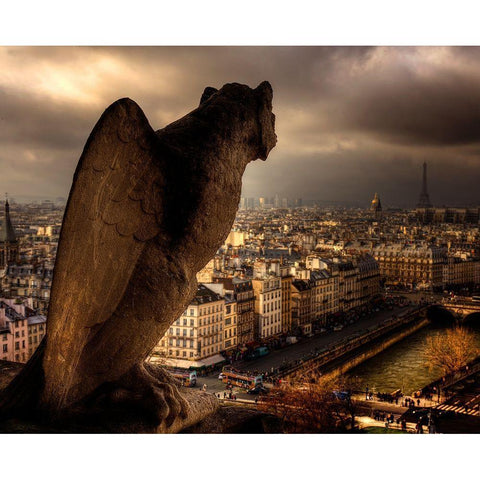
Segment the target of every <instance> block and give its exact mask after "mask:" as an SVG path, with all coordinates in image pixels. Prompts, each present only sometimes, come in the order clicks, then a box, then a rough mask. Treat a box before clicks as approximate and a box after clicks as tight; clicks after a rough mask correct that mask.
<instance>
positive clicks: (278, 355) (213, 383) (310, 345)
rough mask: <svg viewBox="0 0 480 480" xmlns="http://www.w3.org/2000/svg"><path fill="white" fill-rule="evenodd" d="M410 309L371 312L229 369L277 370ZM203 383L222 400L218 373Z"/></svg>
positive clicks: (241, 395)
mask: <svg viewBox="0 0 480 480" xmlns="http://www.w3.org/2000/svg"><path fill="white" fill-rule="evenodd" d="M411 308H412V306H407V307H398V308H395V309H393V310H384V311H380V312H377V313H374V314H373V315H369V316H367V317H363V318H361V319H360V320H357V321H356V322H355V323H354V324H352V325H347V326H346V327H344V328H343V330H341V331H338V332H333V331H329V332H325V333H323V334H318V335H315V336H313V337H310V338H305V339H302V340H301V341H299V342H298V343H296V344H294V345H289V346H287V347H285V348H282V349H279V350H273V351H272V352H270V353H269V354H268V355H266V356H265V357H262V358H257V359H255V360H250V361H242V362H236V363H235V364H234V365H233V366H234V367H235V368H237V369H238V370H240V371H251V372H253V371H257V372H268V371H271V369H272V368H273V369H276V368H278V367H280V366H281V365H282V363H284V362H285V361H287V362H291V361H296V360H300V359H302V357H305V356H306V355H309V354H311V353H313V352H315V350H316V349H317V350H321V349H323V348H326V347H328V346H330V347H331V346H333V345H334V344H336V343H340V342H341V341H343V340H344V339H345V338H347V337H349V336H353V335H357V334H362V333H365V332H366V331H367V330H373V329H375V328H377V327H379V326H380V325H382V324H383V323H385V322H386V321H387V320H390V319H391V318H392V316H393V315H399V314H400V313H402V312H405V311H407V310H409V309H411ZM204 384H205V385H206V386H207V391H208V392H212V393H216V394H218V393H220V396H221V398H223V393H224V392H225V384H224V383H222V381H221V380H219V379H218V373H216V374H211V375H209V376H206V377H199V378H198V384H197V386H198V387H200V388H201V387H202V386H203V385H204ZM234 393H236V395H237V397H238V398H242V399H249V400H253V399H255V396H254V395H248V394H246V393H244V391H242V390H241V389H235V390H234Z"/></svg>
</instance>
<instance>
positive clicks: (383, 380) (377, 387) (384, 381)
mask: <svg viewBox="0 0 480 480" xmlns="http://www.w3.org/2000/svg"><path fill="white" fill-rule="evenodd" d="M446 328H448V327H445V326H439V325H434V324H429V325H428V326H426V327H424V328H422V329H421V330H418V331H417V332H415V333H413V334H412V335H410V336H409V337H407V338H404V339H403V340H401V341H399V342H398V343H396V344H394V345H392V346H391V347H389V348H387V349H386V350H384V351H383V352H382V353H379V354H378V355H376V356H375V357H372V358H371V359H369V360H367V361H366V362H364V363H362V364H360V365H358V367H355V368H353V369H352V370H350V371H349V372H348V375H349V376H352V377H358V378H359V380H360V385H361V386H362V389H363V390H365V387H367V386H368V388H369V389H370V391H373V392H387V393H391V392H393V391H395V390H397V389H401V390H402V392H404V394H405V395H411V394H412V393H413V392H415V391H417V390H419V389H420V388H422V387H424V386H425V385H427V384H428V383H430V382H432V381H434V380H436V379H437V378H439V377H440V375H441V372H440V370H439V369H432V370H431V369H429V368H428V367H427V366H426V365H425V358H424V356H423V352H424V349H425V343H426V341H427V338H429V337H431V336H434V335H438V334H439V333H440V332H442V331H444V330H445V329H446ZM468 328H469V329H470V330H471V331H472V332H473V333H474V334H475V336H476V339H477V343H478V345H479V347H480V322H478V323H471V324H469V325H468Z"/></svg>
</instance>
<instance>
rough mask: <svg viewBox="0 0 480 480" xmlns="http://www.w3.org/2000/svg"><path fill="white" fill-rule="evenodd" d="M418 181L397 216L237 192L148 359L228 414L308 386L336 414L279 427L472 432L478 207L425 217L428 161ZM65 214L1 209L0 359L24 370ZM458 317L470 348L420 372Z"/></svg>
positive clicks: (375, 206)
mask: <svg viewBox="0 0 480 480" xmlns="http://www.w3.org/2000/svg"><path fill="white" fill-rule="evenodd" d="M416 173H417V174H418V180H419V181H418V184H419V194H418V197H417V199H416V204H415V205H414V206H413V207H412V208H411V209H401V208H389V207H388V206H384V205H382V200H381V197H380V195H379V194H378V192H374V193H372V200H371V203H370V205H365V207H364V208H353V207H338V206H318V205H314V204H312V205H306V204H304V202H303V200H302V199H301V198H300V197H298V198H294V199H290V198H281V197H279V195H275V196H274V197H272V198H269V197H241V200H240V204H239V208H238V212H237V216H236V219H235V222H234V224H233V226H232V228H231V231H230V234H229V235H228V237H227V238H226V239H225V242H224V244H223V245H222V246H221V248H220V249H219V250H218V251H217V253H216V255H215V256H214V258H212V259H211V260H210V261H209V262H208V264H207V265H206V266H205V267H204V268H203V269H202V270H201V271H200V272H199V273H198V274H197V281H198V289H197V293H196V295H195V297H194V298H193V300H192V301H191V303H190V305H189V306H188V307H187V309H186V310H185V312H184V313H183V314H182V316H181V317H179V318H178V319H177V320H176V321H175V322H174V324H173V325H172V326H171V327H170V328H169V329H168V331H167V333H166V334H165V335H164V337H163V338H161V339H160V340H159V341H158V343H157V346H156V347H155V348H154V350H153V351H152V352H151V354H150V356H149V362H151V363H154V364H161V365H162V366H164V367H166V368H167V369H168V370H169V371H171V372H172V373H173V375H174V376H175V377H176V378H177V379H178V380H179V381H180V382H181V383H182V384H183V385H184V386H186V387H190V388H200V389H202V390H204V391H207V392H209V393H212V394H214V395H215V396H217V397H218V398H219V399H220V401H221V402H223V403H224V404H226V405H228V404H233V405H236V406H239V405H240V406H242V407H245V408H247V409H252V408H253V409H260V410H261V411H262V412H266V413H270V414H271V413H272V412H274V413H277V410H278V411H279V409H280V407H279V406H278V405H276V404H275V401H274V399H275V397H273V396H272V393H271V392H276V393H275V394H276V395H278V393H277V392H278V391H281V390H282V388H283V389H285V388H292V385H297V383H298V385H302V384H307V385H309V387H308V389H311V391H310V390H308V395H309V397H310V398H311V397H312V396H315V395H322V396H325V392H324V391H323V390H322V389H325V388H332V390H331V392H330V393H332V392H335V393H333V394H332V395H333V397H332V398H333V402H332V400H331V399H328V400H326V399H323V400H322V402H321V404H322V405H324V408H325V409H327V408H331V409H334V410H335V409H336V410H338V411H339V412H341V413H340V417H339V418H340V419H341V420H338V419H337V420H334V419H333V411H330V412H328V411H327V412H323V411H322V409H323V407H319V409H318V412H315V413H314V418H310V416H309V415H306V416H305V417H302V419H301V420H299V419H291V420H290V423H289V424H288V425H286V426H284V427H283V428H285V429H286V431H292V432H295V431H300V432H302V431H309V430H308V428H311V425H315V427H314V428H313V429H312V431H313V432H315V431H318V432H329V431H331V432H335V431H344V432H348V431H349V430H350V429H354V430H358V429H360V430H365V431H372V432H376V433H379V432H380V433H381V432H384V431H386V430H393V431H398V432H402V433H437V432H438V433H451V432H472V431H475V432H476V431H477V429H478V426H479V423H478V421H479V419H480V391H479V390H478V388H479V387H478V381H477V378H478V375H479V374H478V373H477V372H478V370H477V369H478V365H479V361H478V358H477V357H476V355H478V350H477V345H478V342H479V341H480V327H479V326H478V325H477V324H476V323H475V319H476V317H477V316H478V314H480V248H479V246H480V243H479V227H478V224H479V219H480V208H478V207H476V208H474V207H465V208H460V207H435V206H434V205H433V202H432V201H431V199H430V196H429V191H428V178H427V175H428V173H427V164H426V163H424V164H423V165H419V168H417V172H416ZM414 200H415V199H412V203H413V201H414ZM64 208H65V199H63V198H58V199H56V200H54V201H52V200H45V201H39V202H37V201H36V202H31V203H17V202H16V201H15V199H14V197H13V195H12V197H11V198H9V197H7V198H6V199H5V201H4V205H3V212H2V213H3V214H2V222H1V224H0V242H1V243H0V245H1V250H0V272H1V276H0V282H1V283H0V286H1V295H0V306H1V308H0V320H1V322H2V323H1V326H2V329H1V332H0V334H1V337H0V338H1V341H2V343H1V350H0V352H1V357H0V360H3V361H4V363H3V365H7V363H6V362H16V363H26V362H27V361H28V360H29V359H30V357H31V356H32V355H33V353H34V352H35V350H36V349H37V347H38V345H39V344H40V342H41V340H42V338H43V337H44V335H45V333H46V321H47V313H48V305H49V298H50V289H51V283H52V278H53V270H54V264H55V256H56V252H57V245H58V240H59V235H60V231H61V225H62V217H63V213H64ZM456 321H457V322H462V324H463V323H465V325H468V332H469V335H470V336H471V337H472V339H473V344H474V345H473V346H471V350H469V351H468V352H463V354H464V355H466V356H464V357H462V358H463V362H464V364H461V365H455V367H456V369H452V368H451V367H450V366H449V365H446V364H445V365H442V364H441V362H437V363H435V362H433V363H432V362H431V364H429V360H428V355H427V354H426V350H428V347H427V345H429V342H430V343H431V342H433V341H434V340H435V338H438V337H439V336H442V335H445V333H446V332H447V331H448V330H451V329H452V328H453V325H454V323H455V322H456ZM467 343H468V342H467ZM4 368H5V367H4ZM311 378H316V379H317V383H311V380H310V379H311ZM319 378H320V379H322V381H321V382H318V379H319ZM323 379H325V382H327V384H323V383H322V382H323ZM327 379H328V380H327ZM338 382H340V383H338ZM326 385H327V386H326ZM295 388H298V387H295ZM299 392H300V393H298V392H297V401H299V402H301V401H302V399H301V398H302V395H304V393H302V391H301V390H299ZM287 393H288V394H290V395H291V394H292V392H287ZM287 393H285V395H286V394H287ZM347 397H348V400H347ZM326 405H329V406H328V407H327V406H326ZM337 413H338V412H337ZM315 415H316V417H315ZM325 415H326V417H325ZM329 415H330V417H329ZM306 419H308V422H309V423H308V425H310V427H307V426H306V425H305V423H304V421H305V420H306ZM320 419H321V420H320ZM349 422H350V423H349Z"/></svg>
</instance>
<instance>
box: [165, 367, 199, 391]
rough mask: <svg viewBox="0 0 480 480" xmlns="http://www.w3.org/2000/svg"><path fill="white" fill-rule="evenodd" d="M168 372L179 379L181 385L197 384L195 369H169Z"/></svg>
mask: <svg viewBox="0 0 480 480" xmlns="http://www.w3.org/2000/svg"><path fill="white" fill-rule="evenodd" d="M169 373H171V374H172V376H173V377H174V378H176V379H177V380H180V383H181V384H182V386H183V387H194V386H195V385H196V384H197V372H196V371H195V370H192V371H187V370H169Z"/></svg>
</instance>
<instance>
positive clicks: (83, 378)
mask: <svg viewBox="0 0 480 480" xmlns="http://www.w3.org/2000/svg"><path fill="white" fill-rule="evenodd" d="M274 119H275V117H274V115H273V114H272V89H271V87H270V85H269V84H268V82H263V83H262V84H260V85H259V86H258V87H257V88H256V89H250V88H249V87H247V86H245V85H239V84H228V85H225V86H224V87H223V88H222V89H221V90H219V91H216V90H215V89H212V88H210V87H209V88H207V89H206V91H205V93H204V95H203V96H202V99H201V103H200V106H199V107H198V108H197V109H196V110H194V111H192V112H191V113H190V114H188V115H186V116H185V117H183V118H181V119H180V120H178V121H176V122H174V123H172V124H170V125H169V126H167V127H165V128H164V129H162V130H159V131H157V132H154V131H153V129H152V128H151V127H150V125H149V123H148V121H147V119H146V118H145V115H144V113H143V112H142V110H141V109H140V107H139V106H138V105H137V104H136V103H134V102H133V101H132V100H130V99H122V100H118V101H117V102H115V103H114V104H113V105H111V106H110V107H109V108H108V109H107V110H106V111H105V113H104V114H103V115H102V117H101V118H100V120H99V122H98V123H97V125H96V126H95V128H94V130H93V131H92V133H91V135H90V137H89V139H88V141H87V143H86V146H85V148H84V151H83V154H82V156H81V158H80V161H79V164H78V166H77V170H76V172H75V176H74V180H73V185H72V189H71V192H70V197H69V200H68V204H67V209H66V212H65V217H64V220H63V226H62V232H61V238H60V243H59V248H58V254H57V259H56V264H55V271H54V279H53V285H52V292H51V302H50V308H49V314H48V321H47V336H46V337H45V339H44V342H43V343H42V345H41V346H40V347H39V350H38V352H37V354H36V355H35V356H34V357H33V358H32V360H31V361H30V362H29V364H27V366H26V368H25V369H24V371H23V372H22V373H21V374H20V375H19V376H18V377H16V379H15V381H13V382H12V383H11V384H10V385H9V387H8V388H7V389H6V391H5V393H4V395H3V399H2V400H0V412H1V413H3V416H4V417H6V416H8V415H12V414H13V413H15V414H19V413H21V412H22V410H23V412H24V413H25V412H27V411H28V412H37V415H48V416H49V417H52V415H53V416H55V417H56V418H57V419H59V418H62V417H63V418H70V417H71V416H72V415H73V414H76V415H86V414H88V412H89V411H100V412H101V411H102V410H104V411H112V409H113V410H115V409H116V408H118V409H123V411H130V412H131V411H133V410H135V408H137V410H138V412H141V413H139V415H140V417H138V416H136V417H135V419H136V420H135V421H137V422H138V424H139V425H140V423H141V422H140V420H139V418H144V420H145V421H144V424H145V425H146V424H148V426H145V425H144V426H142V427H141V428H140V427H139V430H142V429H143V430H144V431H151V429H152V427H154V428H155V430H158V431H178V430H180V429H182V428H185V427H186V426H188V425H191V421H190V420H191V419H193V418H194V419H195V421H198V420H199V419H200V417H201V416H202V415H203V416H205V415H206V414H208V413H211V412H212V411H214V410H215V408H217V405H216V403H214V402H212V401H211V399H209V400H208V401H206V400H205V401H203V402H202V401H196V400H193V398H190V395H187V394H185V393H182V392H181V391H180V390H179V388H177V386H176V385H175V383H174V381H173V379H172V378H171V377H169V376H168V375H167V374H166V373H165V372H162V371H160V370H158V369H156V370H152V369H151V368H149V367H148V368H146V367H145V366H144V365H143V362H144V360H145V358H146V356H147V355H148V354H149V353H150V351H151V350H152V348H153V347H154V346H155V344H156V343H157V342H158V340H159V339H160V338H161V337H162V336H163V334H164V333H165V331H166V330H167V328H168V327H169V326H170V325H171V324H172V322H173V321H174V320H175V319H176V318H178V316H180V314H181V313H182V312H183V311H184V310H185V307H186V306H187V305H188V303H189V302H190V300H191V298H192V297H193V296H194V294H195V291H196V288H197V283H196V280H195V275H196V273H197V272H198V271H199V270H200V269H201V268H202V267H203V266H204V265H205V264H206V263H207V262H208V260H209V259H210V258H211V257H212V256H213V255H214V254H215V252H216V250H217V249H218V247H219V246H220V245H221V244H222V242H223V241H224V239H225V238H226V236H227V235H228V232H229V230H230V228H231V225H232V223H233V220H234V218H235V213H236V210H237V206H238V203H239V199H240V192H241V180H242V175H243V172H244V170H245V167H246V166H247V164H248V163H249V162H250V161H252V160H255V159H257V158H261V159H263V160H265V159H266V158H267V156H268V153H269V152H270V150H271V149H272V148H273V147H274V146H275V143H276V135H275V132H274ZM187 397H188V401H187ZM201 405H203V407H202V406H201ZM98 418H100V417H98ZM133 421H134V420H132V422H133Z"/></svg>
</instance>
